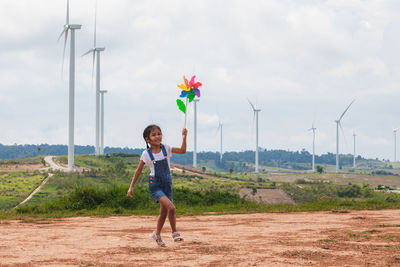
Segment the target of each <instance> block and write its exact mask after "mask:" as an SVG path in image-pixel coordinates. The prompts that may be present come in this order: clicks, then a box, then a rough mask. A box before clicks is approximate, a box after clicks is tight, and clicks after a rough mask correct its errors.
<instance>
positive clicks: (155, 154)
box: [127, 125, 187, 247]
mask: <svg viewBox="0 0 400 267" xmlns="http://www.w3.org/2000/svg"><path fill="white" fill-rule="evenodd" d="M186 136H187V129H186V128H183V129H182V145H181V147H180V148H178V147H170V146H168V145H163V144H162V143H161V140H162V133H161V128H160V127H159V126H157V125H149V126H147V127H146V129H144V131H143V138H144V141H145V142H146V147H147V150H145V151H143V153H142V156H141V157H140V162H139V166H138V167H137V169H136V172H135V175H134V176H133V178H132V182H131V185H130V186H129V190H128V193H127V197H132V196H133V188H134V186H135V183H136V181H137V179H138V178H139V175H140V174H141V172H142V169H143V166H144V165H145V164H146V165H147V166H149V167H150V176H149V191H150V193H151V196H152V197H153V199H154V200H155V201H156V202H158V203H160V216H159V217H158V221H157V229H156V230H155V231H154V232H153V233H151V234H150V238H151V239H153V240H154V241H155V242H156V243H157V245H158V246H160V247H165V243H164V241H163V240H162V239H161V235H160V233H161V229H162V228H163V226H164V222H165V219H166V218H167V216H168V220H169V223H170V224H171V228H172V239H173V240H174V241H175V242H182V241H183V238H182V237H181V235H180V233H179V232H178V231H177V230H176V216H175V206H174V204H173V203H172V177H171V172H170V167H169V164H170V160H169V158H170V157H171V155H172V153H178V154H183V153H186ZM149 144H150V146H149Z"/></svg>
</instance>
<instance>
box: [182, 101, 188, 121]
mask: <svg viewBox="0 0 400 267" xmlns="http://www.w3.org/2000/svg"><path fill="white" fill-rule="evenodd" d="M187 104H188V99H187V97H186V103H185V110H186V112H185V123H184V124H183V128H186V117H187V112H188V109H187Z"/></svg>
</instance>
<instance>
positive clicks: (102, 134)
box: [100, 90, 107, 155]
mask: <svg viewBox="0 0 400 267" xmlns="http://www.w3.org/2000/svg"><path fill="white" fill-rule="evenodd" d="M105 93H107V91H106V90H100V94H101V102H100V106H101V109H100V110H101V113H100V125H101V127H100V130H101V131H100V155H104V94H105Z"/></svg>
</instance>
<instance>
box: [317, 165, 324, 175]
mask: <svg viewBox="0 0 400 267" xmlns="http://www.w3.org/2000/svg"><path fill="white" fill-rule="evenodd" d="M316 169H317V172H318V173H320V174H321V173H323V172H324V167H322V166H320V165H317V166H316Z"/></svg>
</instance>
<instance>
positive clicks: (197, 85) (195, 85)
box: [193, 82, 202, 88]
mask: <svg viewBox="0 0 400 267" xmlns="http://www.w3.org/2000/svg"><path fill="white" fill-rule="evenodd" d="M200 86H202V84H201V82H197V83H194V84H193V87H196V88H199V87H200Z"/></svg>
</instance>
